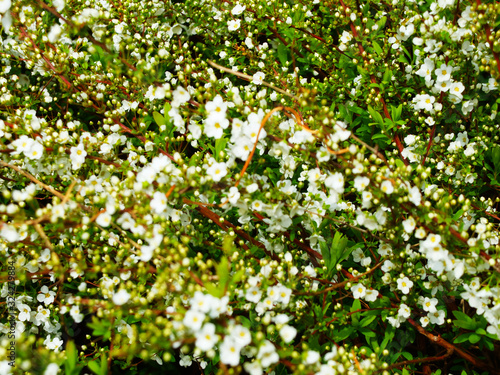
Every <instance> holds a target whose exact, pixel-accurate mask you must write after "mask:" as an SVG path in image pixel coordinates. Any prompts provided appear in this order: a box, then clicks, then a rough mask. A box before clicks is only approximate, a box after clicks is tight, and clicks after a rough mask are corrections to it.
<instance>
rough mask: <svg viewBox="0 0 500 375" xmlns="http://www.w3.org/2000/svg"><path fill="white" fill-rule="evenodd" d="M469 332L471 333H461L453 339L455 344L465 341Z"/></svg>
mask: <svg viewBox="0 0 500 375" xmlns="http://www.w3.org/2000/svg"><path fill="white" fill-rule="evenodd" d="M471 334H472V333H465V334H463V335H460V336H458V337H457V338H456V339H455V340H453V342H454V343H455V344H460V343H462V342H465V341H467V340H469V336H470V335H471Z"/></svg>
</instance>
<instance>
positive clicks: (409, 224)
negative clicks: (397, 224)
mask: <svg viewBox="0 0 500 375" xmlns="http://www.w3.org/2000/svg"><path fill="white" fill-rule="evenodd" d="M416 225H417V223H416V222H415V219H414V218H413V216H410V217H409V218H408V219H406V220H403V229H404V231H405V232H406V233H412V232H413V231H414V230H415V226H416Z"/></svg>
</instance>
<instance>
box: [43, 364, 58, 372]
mask: <svg viewBox="0 0 500 375" xmlns="http://www.w3.org/2000/svg"><path fill="white" fill-rule="evenodd" d="M58 372H59V366H58V365H57V364H56V363H50V364H49V365H48V366H47V368H46V369H45V371H44V373H43V375H57V373H58Z"/></svg>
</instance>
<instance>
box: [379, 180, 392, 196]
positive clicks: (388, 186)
mask: <svg viewBox="0 0 500 375" xmlns="http://www.w3.org/2000/svg"><path fill="white" fill-rule="evenodd" d="M380 190H382V191H383V192H384V193H386V194H388V195H389V194H392V192H393V191H394V187H393V186H392V182H391V181H389V180H385V181H384V182H382V184H381V185H380Z"/></svg>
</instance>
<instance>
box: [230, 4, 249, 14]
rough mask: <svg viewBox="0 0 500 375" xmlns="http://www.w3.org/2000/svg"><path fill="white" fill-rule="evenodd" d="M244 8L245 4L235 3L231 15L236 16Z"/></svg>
mask: <svg viewBox="0 0 500 375" xmlns="http://www.w3.org/2000/svg"><path fill="white" fill-rule="evenodd" d="M245 9H246V6H244V5H240V4H236V5H235V7H234V8H233V9H232V10H231V14H232V15H233V16H238V15H240V14H241V13H243V12H244V11H245Z"/></svg>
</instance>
